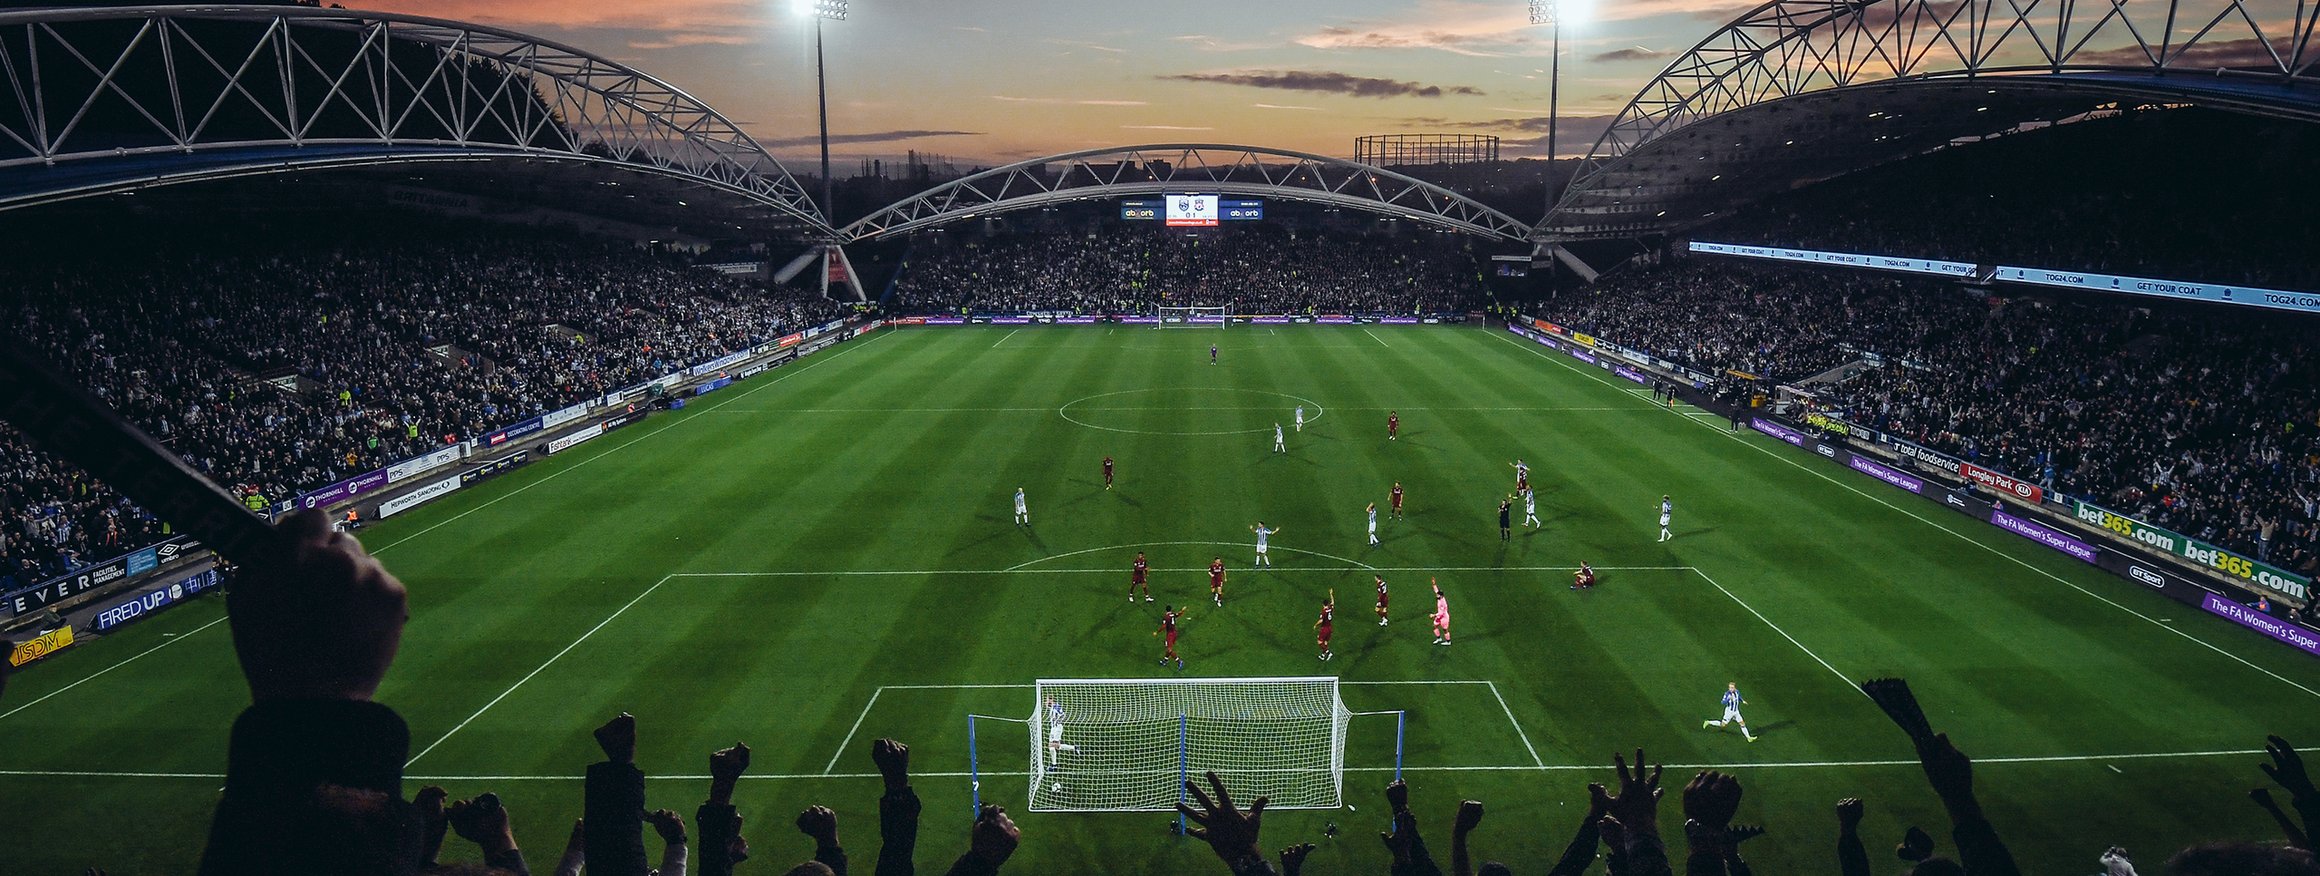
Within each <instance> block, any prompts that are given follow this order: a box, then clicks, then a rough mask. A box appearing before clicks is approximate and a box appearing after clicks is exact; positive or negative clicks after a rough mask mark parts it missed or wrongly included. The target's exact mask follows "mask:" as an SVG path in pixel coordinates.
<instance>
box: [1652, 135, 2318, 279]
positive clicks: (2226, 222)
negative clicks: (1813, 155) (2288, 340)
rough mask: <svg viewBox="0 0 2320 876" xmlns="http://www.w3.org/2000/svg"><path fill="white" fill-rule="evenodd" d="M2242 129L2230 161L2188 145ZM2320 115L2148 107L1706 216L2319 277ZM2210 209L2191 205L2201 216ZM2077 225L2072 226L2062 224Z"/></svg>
mask: <svg viewBox="0 0 2320 876" xmlns="http://www.w3.org/2000/svg"><path fill="white" fill-rule="evenodd" d="M2215 143H2233V144H2238V145H2239V146H2240V147H2241V148H2240V149H2238V150H2237V151H2235V152H2234V153H2233V154H2232V158H2231V163H2232V168H2230V169H2218V170H2216V171H2214V172H2199V171H2197V170H2187V168H2186V163H2187V159H2186V156H2198V155H2203V154H2209V152H2210V150H2211V149H2212V144H2215ZM2315 151H2320V129H2316V128H2314V126H2312V125H2309V124H2305V123H2302V122H2280V121H2275V120H2267V119H2259V118H2255V117H2252V116H2244V115H2236V114H2232V113H2225V112H2218V111H2213V110H2205V109H2189V110H2184V109H2167V110H2136V111H2133V112H2129V113H2126V114H2124V115H2121V116H2118V117H2114V118H2108V119H2099V120H2095V121H2089V122H2081V123H2077V124H2069V125H2060V126H2056V127H2054V128H2051V129H2046V130H2038V131H2033V132H2029V133H2026V134H2021V135H2016V136H2006V137H1999V138H1996V139H1993V140H1990V141H1987V142H1983V143H1979V144H1975V145H1971V146H1964V147H1958V148H1952V149H1944V150H1941V151H1939V152H1935V153H1933V154H1931V155H1926V156H1922V157H1919V158H1915V159H1911V160H1909V161H1902V162H1895V163H1893V164H1890V165H1887V166H1884V167H1881V168H1875V169H1871V170H1867V171H1863V172H1861V173H1857V174H1850V175H1847V176H1842V177H1838V178H1836V179H1833V180H1829V181H1827V182H1824V183H1820V184H1817V185H1813V186H1808V187H1806V188H1803V189H1799V190H1796V191H1794V192H1791V193H1788V194H1785V195H1781V196H1779V197H1775V198H1771V199H1769V200H1767V201H1766V202H1764V203H1762V204H1758V205H1753V206H1751V207H1750V208H1749V209H1747V210H1743V211H1739V212H1737V213H1734V214H1732V216H1731V217H1730V218H1729V219H1725V220H1722V221H1719V222H1717V223H1715V224H1713V225H1710V226H1708V227H1707V228H1704V229H1700V230H1698V231H1696V232H1694V236H1695V237H1697V238H1698V239H1701V240H1715V241H1725V242H1733V243H1749V244H1761V245H1769V246H1786V247H1798V248H1804V249H1821V250H1833V251H1839V252H1861V253H1870V254H1873V255H1890V256H1903V257H1916V258H1938V259H1948V260H1953V261H1962V262H1968V263H1973V264H1994V265H2016V266H2026V267H2034V268H2055V269H2066V270H2076V271H2096V272H2101V273H2111V274H2123V275H2127V276H2135V277H2155V278H2160V279H2168V280H2190V281H2198V282H2208V283H2242V284H2248V285H2253V286H2259V287H2265V288H2273V289H2288V290H2297V291H2311V290H2320V263H2316V262H2315V261H2314V260H2313V259H2312V258H2311V247H2312V243H2311V236H2310V232H2309V228H2308V223H2304V222H2297V221H2292V219H2293V217H2300V216H2304V215H2306V213H2307V209H2308V207H2307V205H2309V204H2311V203H2312V202H2313V200H2314V199H2315V198H2320V179H2314V178H2312V175H2311V174H2301V173H2277V174H2274V173H2259V172H2246V171H2243V170H2241V169H2243V168H2261V167H2280V168H2299V167H2303V166H2304V165H2305V164H2306V162H2307V161H2308V156H2310V155H2312V154H2313V153H2314V152H2315ZM2194 217H2195V221H2178V220H2183V219H2193V218H2194ZM2057 229H2068V233H2056V230H2057Z"/></svg>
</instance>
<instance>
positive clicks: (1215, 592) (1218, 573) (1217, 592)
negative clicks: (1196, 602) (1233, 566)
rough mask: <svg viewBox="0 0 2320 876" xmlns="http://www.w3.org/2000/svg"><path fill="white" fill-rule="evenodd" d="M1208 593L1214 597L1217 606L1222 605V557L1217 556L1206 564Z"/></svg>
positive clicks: (1220, 606)
mask: <svg viewBox="0 0 2320 876" xmlns="http://www.w3.org/2000/svg"><path fill="white" fill-rule="evenodd" d="M1208 595H1209V596H1211V597H1214V598H1215V599H1216V605H1217V607H1218V608H1223V607H1224V558H1223V557H1217V558H1216V559H1215V560H1213V561H1210V562H1209V564H1208Z"/></svg>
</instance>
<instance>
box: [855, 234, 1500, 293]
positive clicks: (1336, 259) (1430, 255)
mask: <svg viewBox="0 0 2320 876" xmlns="http://www.w3.org/2000/svg"><path fill="white" fill-rule="evenodd" d="M1465 245H1466V244H1465V243H1464V242H1463V240H1460V241H1448V240H1444V239H1443V238H1442V237H1441V236H1438V235H1432V234H1419V235H1392V236H1382V237H1376V238H1372V237H1366V236H1347V235H1339V234H1316V233H1312V232H1310V231H1308V232H1306V233H1304V234H1297V233H1294V232H1292V231H1291V230H1290V229H1288V228H1286V227H1283V226H1281V225H1264V226H1258V227H1248V228H1234V229H1231V231H1230V233H1223V234H1207V235H1187V234H1185V233H1182V232H1181V231H1169V230H1163V229H1130V228H1122V227H1117V226H1108V227H1103V228H1101V230H1100V231H1098V230H1096V229H1094V228H1085V229H1075V230H1071V231H1057V232H1045V233H1018V234H1006V235H999V236H991V237H978V238H973V239H970V240H967V241H958V242H952V243H949V244H947V245H946V244H938V243H931V242H930V243H929V244H928V245H924V246H921V247H920V248H918V249H917V250H916V251H915V252H914V253H913V254H912V256H911V258H910V261H909V263H908V265H907V266H905V268H904V269H903V272H902V276H901V278H900V279H899V280H898V281H897V282H896V289H895V295H896V298H897V303H896V304H895V305H894V306H895V308H896V309H898V310H899V311H903V312H921V313H946V312H956V311H958V310H959V309H961V308H965V309H968V310H972V311H976V312H992V313H997V312H1024V311H1048V310H1061V311H1073V312H1077V313H1149V312H1151V310H1152V308H1153V307H1154V306H1156V305H1160V304H1187V305H1225V306H1229V307H1231V308H1232V310H1233V312H1235V313H1306V312H1309V311H1311V312H1330V313H1394V314H1411V313H1450V312H1464V311H1466V310H1468V309H1469V308H1472V307H1474V306H1476V305H1477V303H1478V302H1479V300H1480V298H1481V294H1482V281H1481V274H1480V272H1479V271H1478V270H1477V268H1476V267H1475V257H1474V256H1473V255H1472V254H1470V253H1468V252H1466V251H1464V250H1463V249H1462V247H1463V246H1465Z"/></svg>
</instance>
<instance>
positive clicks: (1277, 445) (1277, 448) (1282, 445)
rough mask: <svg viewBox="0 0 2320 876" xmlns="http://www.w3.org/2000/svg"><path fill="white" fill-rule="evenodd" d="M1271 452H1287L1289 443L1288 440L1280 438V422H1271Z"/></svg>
mask: <svg viewBox="0 0 2320 876" xmlns="http://www.w3.org/2000/svg"><path fill="white" fill-rule="evenodd" d="M1273 452H1274V453H1287V452H1289V444H1288V442H1285V441H1283V440H1281V424H1279V423H1274V424H1273Z"/></svg>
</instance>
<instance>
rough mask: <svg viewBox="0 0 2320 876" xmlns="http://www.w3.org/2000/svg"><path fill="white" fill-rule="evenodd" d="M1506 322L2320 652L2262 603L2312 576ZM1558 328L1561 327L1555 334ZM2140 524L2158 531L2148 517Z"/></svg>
mask: <svg viewBox="0 0 2320 876" xmlns="http://www.w3.org/2000/svg"><path fill="white" fill-rule="evenodd" d="M1506 328H1507V331H1508V332H1510V333H1512V334H1515V335H1517V336H1520V337H1523V338H1526V339H1529V340H1531V341H1532V342H1534V343H1537V344H1539V345H1541V346H1544V347H1547V348H1549V349H1553V350H1557V351H1560V352H1562V353H1563V354H1565V355H1567V356H1570V357H1571V358H1573V359H1577V360H1579V361H1580V362H1582V363H1585V364H1588V365H1593V366H1595V367H1597V368H1600V369H1602V370H1604V371H1608V372H1611V373H1613V374H1614V375H1617V376H1619V377H1622V378H1625V379H1628V380H1631V381H1634V382H1637V383H1649V382H1651V380H1652V379H1655V378H1656V379H1658V380H1660V381H1661V382H1662V383H1663V385H1672V386H1673V387H1675V389H1676V391H1677V392H1678V394H1679V396H1681V397H1682V398H1683V399H1684V400H1685V401H1687V402H1690V403H1692V404H1694V405H1696V406H1699V407H1703V408H1707V409H1710V410H1715V411H1718V412H1721V413H1723V414H1724V415H1726V416H1728V417H1731V418H1732V419H1733V421H1734V422H1736V423H1737V422H1746V423H1747V425H1748V426H1749V427H1750V428H1751V429H1754V430H1755V431H1757V432H1761V433H1763V434H1766V435H1770V436H1772V437H1773V438H1776V439H1779V440H1780V441H1781V442H1783V443H1786V444H1788V445H1790V446H1792V447H1796V448H1798V449H1800V450H1808V451H1811V452H1812V454H1813V455H1814V456H1816V457H1819V458H1821V459H1823V460H1826V461H1828V462H1829V463H1830V464H1833V465H1836V466H1840V467H1843V468H1846V469H1849V470H1851V471H1854V472H1857V473H1860V474H1863V475H1867V476H1868V477H1870V478H1872V479H1875V480H1877V481H1878V482H1880V483H1883V484H1885V485H1887V486H1889V487H1892V488H1894V489H1898V490H1901V491H1903V492H1907V493H1909V494H1911V495H1914V496H1917V497H1919V498H1921V499H1924V500H1926V501H1929V502H1933V503H1935V504H1938V505H1941V506H1942V507H1945V508H1948V509H1950V510H1951V511H1953V512H1956V513H1959V514H1963V515H1965V516H1967V517H1971V518H1973V519H1975V520H1978V521H1981V522H1982V523H1986V524H1990V525H1992V526H1995V527H1998V528H1999V529H2003V530H2005V531H2007V532H2009V533H2012V534H2014V535H2016V536H2019V537H2021V538H2024V539H2026V540H2029V541H2031V542H2032V543H2035V544H2038V545H2040V546H2042V547H2045V548H2048V549H2050V550H2053V551H2056V552H2058V553H2061V554H2063V555H2065V556H2069V557H2071V558H2073V559H2076V560H2078V561H2080V562H2083V563H2086V564H2088V565H2091V566H2094V567H2096V568H2099V569H2102V570H2103V571H2106V572H2110V573H2111V574H2114V575H2117V576H2119V577H2120V578H2124V579H2126V580H2129V581H2133V582H2135V583H2136V584H2139V585H2141V586H2144V587H2148V588H2150V589H2152V590H2155V591H2158V592H2159V593H2160V594H2162V595H2165V596H2167V597H2168V598H2171V599H2174V600H2176V601H2178V602H2182V603H2184V604H2186V605H2192V606H2197V607H2199V608H2200V609H2201V610H2203V611H2206V612H2208V613H2209V614H2213V615H2216V616H2218V617H2222V618H2225V619H2227V620H2230V621H2232V622H2234V623H2237V624H2239V625H2241V626H2244V627H2248V628H2249V629H2251V630H2254V631H2256V632H2258V633H2261V634H2263V635H2266V636H2269V637H2271V638H2272V639H2274V640H2276V641H2279V642H2281V643H2283V644H2286V645H2289V646H2291V647H2295V648H2297V649H2298V650H2301V651H2304V652H2305V653H2308V654H2312V655H2314V656H2320V627H2313V626H2307V625H2304V624H2300V623H2297V622H2296V621H2294V620H2293V619H2290V618H2283V617H2280V616H2278V615H2274V614H2265V613H2262V612H2259V611H2257V610H2256V609H2254V608H2253V607H2252V606H2253V605H2254V604H2255V603H2256V602H2257V599H2258V597H2259V596H2269V597H2271V598H2272V599H2274V600H2276V601H2277V602H2276V604H2279V605H2286V606H2297V607H2301V606H2303V605H2305V604H2307V603H2306V595H2307V594H2308V593H2309V589H2308V584H2309V582H2307V581H2305V580H2303V579H2302V578H2300V577H2299V576H2294V575H2291V574H2289V573H2286V572H2284V571H2281V570H2277V569H2273V568H2272V567H2269V566H2263V565H2262V564H2260V563H2255V562H2254V561H2252V560H2245V558H2242V557H2238V556H2237V555H2236V554H2231V553H2230V552H2228V551H2222V550H2221V549H2220V548H2215V547H2213V546H2212V545H2205V544H2202V543H2198V542H2193V541H2191V540H2189V539H2184V541H2185V542H2189V543H2190V544H2191V545H2196V546H2197V547H2191V548H2183V549H2175V550H2170V551H2164V552H2162V551H2154V550H2152V549H2151V548H2152V546H2153V545H2154V538H2153V537H2152V536H2150V535H2149V534H2148V533H2141V534H2142V535H2143V536H2144V537H2142V538H2140V539H2129V538H2124V537H2121V535H2120V533H2122V532H2124V531H2127V529H2128V528H2127V527H2126V526H2125V525H2124V524H2121V523H2118V522H2116V521H2113V522H2109V523H2105V524H2102V525H2099V526H2098V525H2090V523H2089V522H2088V519H2087V515H2088V512H2087V511H2085V510H2084V509H2088V508H2092V509H2094V510H2095V511H2101V509H2099V508H2096V507H2095V506H2092V505H2088V504H2087V503H2084V502H2066V501H2065V500H2064V498H2063V497H2059V496H2054V495H2050V494H2048V493H2047V492H2046V491H2045V490H2043V489H2042V488H2040V487H2039V486H2038V485H2036V484H2033V483H2030V482H2027V481H2023V480H2018V479H2015V478H2011V477H2008V476H2006V475H2004V474H2003V473H1999V472H1993V471H1990V470H1988V469H1982V468H1979V467H1976V466H1974V465H1972V464H1971V463H1967V462H1964V461H1962V460H1959V459H1956V458H1954V457H1950V456H1948V455H1946V454H1942V453H1939V452H1938V451H1934V450H1931V449H1928V448H1924V447H1919V446H1917V445H1915V444H1910V443H1908V442H1906V441H1902V440H1900V439H1898V438H1894V437H1893V436H1890V435H1884V434H1882V433H1877V432H1875V431H1873V430H1869V429H1864V428H1861V427H1859V426H1856V425H1853V424H1850V423H1845V422H1843V421H1842V420H1838V419H1836V418H1833V417H1828V416H1825V415H1822V414H1817V413H1808V414H1806V415H1804V417H1803V418H1802V419H1796V420H1792V419H1790V418H1788V417H1786V416H1783V415H1781V414H1778V413H1775V412H1772V411H1760V410H1754V409H1749V408H1735V407H1733V406H1731V405H1729V404H1725V403H1722V402H1718V401H1716V400H1714V399H1712V398H1710V397H1709V396H1708V394H1707V392H1706V391H1707V390H1708V389H1709V388H1710V386H1711V385H1712V383H1713V381H1712V379H1709V380H1708V381H1706V382H1702V381H1701V378H1704V377H1705V375H1702V374H1700V373H1699V372H1693V371H1688V370H1681V369H1677V370H1665V371H1662V370H1660V369H1659V365H1658V364H1657V362H1656V361H1653V360H1650V359H1649V358H1648V357H1635V356H1632V355H1630V354H1631V353H1632V352H1633V351H1627V352H1616V351H1625V350H1626V348H1623V347H1618V346H1617V345H1612V344H1607V343H1606V342H1604V341H1603V340H1602V339H1600V338H1593V337H1589V336H1587V335H1585V334H1582V333H1578V332H1572V331H1570V330H1568V329H1565V328H1563V327H1561V326H1554V325H1553V324H1551V323H1546V322H1544V321H1542V320H1535V319H1518V320H1516V321H1510V322H1508V323H1507V325H1506ZM1548 328H1552V329H1554V330H1555V331H1552V332H1550V331H1548V330H1547V329H1548ZM1582 339H1583V341H1584V342H1582ZM1879 439H1882V440H1879ZM2009 499H2011V501H2009ZM2102 513H2104V514H2108V513H2109V512H2102ZM2111 516H2113V517H2118V515H2111ZM2118 519H2119V520H2125V519H2126V518H2123V517H2118ZM2128 522H2131V523H2136V525H2139V526H2144V527H2145V528H2146V529H2156V527H2148V526H2147V525H2146V524H2140V523H2139V522H2137V521H2128ZM2158 531H2159V532H2161V533H2165V534H2166V535H2174V534H2173V533H2166V532H2165V530H2158ZM2175 537H2176V538H2182V537H2181V536H2175ZM2219 555H2220V557H2221V559H2218V557H2219ZM2203 556H2204V557H2205V558H2206V559H2203V560H2200V562H2198V563H2194V562H2191V561H2190V560H2192V559H2199V558H2200V557H2203ZM2241 561H2244V562H2241ZM2257 567H2261V569H2263V570H2270V572H2271V574H2270V575H2269V576H2268V577H2267V576H2266V574H2265V573H2263V572H2262V571H2260V570H2259V569H2258V568H2257Z"/></svg>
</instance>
